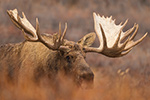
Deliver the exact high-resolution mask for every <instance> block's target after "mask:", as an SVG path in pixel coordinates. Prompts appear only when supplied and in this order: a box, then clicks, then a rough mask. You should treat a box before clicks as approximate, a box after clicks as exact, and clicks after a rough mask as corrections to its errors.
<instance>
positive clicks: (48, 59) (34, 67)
mask: <svg viewBox="0 0 150 100" xmlns="http://www.w3.org/2000/svg"><path fill="white" fill-rule="evenodd" d="M42 37H43V38H44V39H45V40H46V41H48V42H52V36H48V35H42ZM66 41H67V40H66ZM84 56H85V53H84V52H83V51H82V49H81V48H80V45H78V44H75V43H74V42H72V47H70V51H67V52H66V51H53V50H50V49H48V48H47V47H46V46H45V45H43V44H42V43H40V42H28V41H24V42H22V43H18V44H6V45H4V46H1V48H0V71H1V72H2V71H4V72H5V73H6V75H7V76H8V78H9V79H11V80H13V82H16V83H18V82H23V80H25V79H31V80H34V81H35V82H37V81H39V80H40V79H42V77H44V78H48V79H50V80H51V79H54V78H55V77H56V75H57V74H58V72H59V71H61V72H63V73H64V74H65V75H68V76H71V77H73V80H75V82H78V84H80V81H81V79H80V77H82V79H85V80H86V81H91V80H92V81H93V73H92V71H91V69H90V68H89V66H88V64H87V63H86V62H85V59H84ZM68 57H69V58H68ZM86 74H87V76H86ZM88 74H89V75H88ZM90 75H91V76H90ZM87 77H88V78H87Z"/></svg>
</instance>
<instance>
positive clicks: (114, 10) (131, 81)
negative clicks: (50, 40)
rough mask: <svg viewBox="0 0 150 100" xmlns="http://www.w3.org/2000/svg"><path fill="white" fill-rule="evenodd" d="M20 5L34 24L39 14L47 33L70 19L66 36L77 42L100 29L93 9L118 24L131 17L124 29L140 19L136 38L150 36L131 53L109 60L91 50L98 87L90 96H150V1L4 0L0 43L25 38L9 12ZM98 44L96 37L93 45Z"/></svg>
mask: <svg viewBox="0 0 150 100" xmlns="http://www.w3.org/2000/svg"><path fill="white" fill-rule="evenodd" d="M15 8H17V9H18V11H19V13H20V15H21V12H22V11H23V12H24V13H25V15H26V16H27V18H28V19H29V21H30V22H31V23H32V24H33V25H34V26H35V18H39V22H40V30H41V32H42V33H49V34H53V33H55V32H58V24H59V22H61V23H62V25H63V27H64V24H65V22H67V23H68V29H67V35H66V38H67V39H68V40H72V41H78V40H79V39H80V38H82V37H83V36H84V35H85V34H87V33H89V32H93V31H94V24H93V12H96V13H99V14H100V15H104V16H112V18H113V19H116V24H119V23H120V22H124V21H125V20H126V19H129V22H128V24H127V25H126V27H125V28H124V31H126V30H127V29H129V28H131V27H132V26H133V25H134V23H137V24H139V30H138V34H137V36H136V37H135V40H137V39H139V38H140V37H141V36H143V35H144V34H145V33H146V32H148V36H147V37H146V38H145V39H144V40H143V41H142V43H140V44H139V45H137V46H136V47H135V48H133V50H132V51H131V52H130V53H129V54H128V55H126V56H124V57H121V58H108V57H105V56H103V55H99V54H94V53H90V54H87V56H86V60H87V63H88V64H89V65H90V66H91V68H92V70H93V71H94V73H95V80H94V81H95V87H96V89H93V90H92V91H90V92H88V93H87V92H85V94H89V95H91V98H92V99H93V97H94V98H95V99H94V100H148V99H150V95H149V94H150V61H149V59H150V44H149V43H150V35H149V33H150V0H88V1H87V0H86V1H85V0H0V45H3V44H6V43H18V42H21V41H24V37H23V34H22V32H21V31H20V30H19V29H18V28H16V27H15V26H14V25H13V24H12V22H11V20H10V19H9V17H8V15H7V13H6V11H7V10H10V9H15ZM98 45H99V44H98V41H97V40H96V41H95V42H94V44H93V46H98ZM82 96H83V97H82ZM82 96H81V97H82V98H80V99H81V100H83V99H86V100H87V98H86V95H82ZM79 97H80V96H79ZM80 99H78V100H80Z"/></svg>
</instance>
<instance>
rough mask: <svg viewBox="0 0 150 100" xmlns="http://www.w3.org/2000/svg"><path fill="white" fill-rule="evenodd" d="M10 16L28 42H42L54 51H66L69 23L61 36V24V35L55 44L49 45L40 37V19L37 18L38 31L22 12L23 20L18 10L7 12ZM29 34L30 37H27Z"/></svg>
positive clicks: (57, 36)
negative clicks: (64, 43)
mask: <svg viewBox="0 0 150 100" xmlns="http://www.w3.org/2000/svg"><path fill="white" fill-rule="evenodd" d="M7 13H8V15H9V16H10V19H11V20H12V22H13V23H14V24H15V25H16V26H17V27H18V28H19V29H21V30H22V31H23V33H24V36H25V39H26V40H27V41H31V42H41V43H43V44H44V45H45V46H47V47H48V48H50V49H52V50H59V49H65V47H64V46H62V44H63V41H64V36H65V34H66V30H67V23H66V24H65V29H64V32H63V34H61V24H60V23H59V34H55V38H54V40H53V42H54V43H53V44H50V43H48V42H47V41H45V40H44V39H43V38H42V36H41V35H40V29H39V22H38V18H36V29H35V28H34V27H33V26H32V25H31V23H30V22H29V21H28V20H27V18H26V16H25V14H24V13H23V12H22V16H23V18H21V17H20V16H19V15H18V11H17V9H14V10H7ZM26 33H28V34H29V35H30V36H29V35H27V34H26Z"/></svg>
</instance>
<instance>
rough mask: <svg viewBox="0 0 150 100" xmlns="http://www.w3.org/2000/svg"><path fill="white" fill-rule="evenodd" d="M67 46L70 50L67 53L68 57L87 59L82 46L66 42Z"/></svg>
mask: <svg viewBox="0 0 150 100" xmlns="http://www.w3.org/2000/svg"><path fill="white" fill-rule="evenodd" d="M65 46H68V47H69V49H68V50H67V51H66V53H67V54H68V55H76V56H78V55H82V56H83V57H85V52H84V51H83V47H82V46H81V45H79V44H78V43H75V42H73V41H69V43H68V41H66V42H65Z"/></svg>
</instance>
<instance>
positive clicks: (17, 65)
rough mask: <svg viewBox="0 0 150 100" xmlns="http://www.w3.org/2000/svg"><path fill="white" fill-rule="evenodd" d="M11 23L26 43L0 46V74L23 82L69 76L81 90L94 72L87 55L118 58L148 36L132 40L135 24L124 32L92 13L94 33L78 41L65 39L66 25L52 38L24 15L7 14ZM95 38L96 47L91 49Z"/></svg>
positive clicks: (111, 21) (113, 22)
mask: <svg viewBox="0 0 150 100" xmlns="http://www.w3.org/2000/svg"><path fill="white" fill-rule="evenodd" d="M7 13H8V15H9V17H10V19H11V21H12V22H13V23H14V24H15V25H16V26H17V27H18V28H19V29H20V30H21V31H22V33H23V35H24V37H25V41H23V42H21V43H16V44H5V45H3V46H1V47H0V72H2V71H4V72H6V73H7V74H6V75H7V76H8V77H9V79H11V80H12V81H15V82H16V83H17V84H18V83H19V82H24V81H23V80H24V79H25V78H29V79H32V80H36V81H37V82H38V81H40V80H41V79H42V78H43V77H46V78H48V79H50V80H53V79H55V77H56V76H57V74H58V73H59V72H60V71H61V72H63V73H64V75H66V76H71V77H70V78H72V79H73V80H74V82H75V83H76V84H77V85H79V86H81V87H84V86H85V87H88V86H92V84H93V81H94V73H93V71H92V70H91V68H90V66H89V65H88V64H87V62H86V61H85V56H86V53H88V52H95V53H98V54H103V55H105V56H108V57H121V56H124V55H126V54H128V53H129V52H130V51H131V49H132V48H133V47H134V46H135V45H137V44H138V43H140V42H141V41H142V40H143V39H144V38H145V37H146V35H147V33H146V34H145V35H144V36H143V37H142V38H140V39H139V40H137V41H133V39H134V37H135V36H136V33H137V30H138V24H134V26H133V27H132V28H130V29H129V30H127V31H125V32H123V28H124V27H125V26H126V24H127V21H128V20H126V21H125V23H124V24H119V25H116V24H115V20H113V19H112V17H106V18H105V17H104V16H102V17H101V16H100V15H97V14H96V13H93V17H94V28H95V32H91V33H89V34H87V35H85V36H84V37H83V38H81V39H80V40H79V41H78V42H74V41H69V40H66V39H64V37H65V35H66V31H67V23H66V24H65V29H64V31H63V32H62V30H61V24H59V32H58V33H55V34H53V35H50V34H46V33H45V34H41V33H40V27H39V21H38V19H37V18H36V28H34V27H33V26H32V25H31V23H30V22H29V21H28V20H27V18H26V16H25V14H24V13H22V16H23V18H22V17H20V16H19V15H18V11H17V9H14V10H8V11H7ZM96 36H98V39H99V44H100V45H99V47H91V45H92V44H93V42H94V41H95V37H96Z"/></svg>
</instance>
